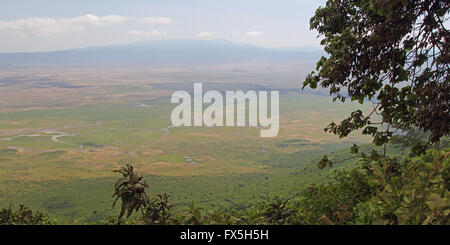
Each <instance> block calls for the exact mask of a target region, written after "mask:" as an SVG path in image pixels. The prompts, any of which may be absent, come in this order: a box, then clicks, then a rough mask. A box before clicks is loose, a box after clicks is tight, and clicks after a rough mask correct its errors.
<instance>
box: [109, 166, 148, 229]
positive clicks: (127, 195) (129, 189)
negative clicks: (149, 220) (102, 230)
mask: <svg viewBox="0 0 450 245" xmlns="http://www.w3.org/2000/svg"><path fill="white" fill-rule="evenodd" d="M113 171H114V172H116V173H121V174H122V176H123V178H120V179H119V180H117V182H116V184H115V191H114V194H113V195H112V197H113V198H114V197H116V199H115V200H114V202H113V208H114V206H115V204H116V202H117V200H119V199H121V201H122V207H121V210H120V214H119V218H118V223H120V221H121V220H122V217H123V216H124V214H125V213H126V214H127V216H126V217H127V218H128V217H130V216H131V214H132V213H133V211H136V212H137V211H138V210H141V212H142V214H144V210H145V208H146V207H147V206H148V204H149V203H150V200H149V197H148V195H147V193H146V192H145V189H146V188H148V185H147V183H146V182H145V181H142V178H143V176H142V175H139V174H136V173H135V172H134V168H133V166H132V165H130V164H127V165H126V167H122V168H120V169H117V170H113Z"/></svg>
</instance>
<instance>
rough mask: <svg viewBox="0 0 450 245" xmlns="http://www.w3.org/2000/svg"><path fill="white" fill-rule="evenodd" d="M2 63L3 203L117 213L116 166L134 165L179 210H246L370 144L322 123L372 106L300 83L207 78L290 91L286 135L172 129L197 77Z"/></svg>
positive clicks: (54, 211) (69, 214) (80, 213)
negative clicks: (325, 158)
mask: <svg viewBox="0 0 450 245" xmlns="http://www.w3.org/2000/svg"><path fill="white" fill-rule="evenodd" d="M19 71H20V74H21V75H20V76H18V75H17V74H15V73H19ZM81 71H82V72H81ZM100 71H102V70H101V69H100ZM1 72H2V73H0V77H1V79H0V95H1V96H0V98H1V99H0V106H1V107H0V207H3V206H7V205H8V204H17V203H24V204H26V205H28V206H30V207H32V208H35V209H40V210H46V211H48V212H49V214H50V215H51V216H52V217H55V218H58V219H59V220H63V221H65V222H70V223H73V222H75V223H84V222H92V221H96V220H99V219H102V218H105V217H106V216H107V215H111V214H113V213H114V212H117V210H115V211H114V210H112V208H111V195H112V193H113V183H114V181H115V179H116V178H117V177H118V176H117V175H116V174H115V173H113V172H112V171H111V170H113V169H116V168H118V167H120V166H123V165H124V164H126V163H133V164H134V165H135V167H136V168H137V169H138V171H139V172H140V173H143V174H144V175H145V177H146V179H147V181H148V183H149V184H150V192H151V193H153V194H154V193H161V192H168V193H170V194H171V195H172V200H173V202H174V203H175V205H176V208H186V207H187V206H188V204H189V203H190V202H191V201H194V202H195V203H196V204H198V205H200V206H202V207H204V208H206V209H215V208H225V207H231V206H232V207H234V208H237V209H239V208H248V207H251V206H252V205H253V204H255V203H258V202H262V201H265V200H267V199H270V198H273V197H274V196H275V195H285V196H294V195H296V194H298V193H299V192H300V191H302V190H303V189H304V188H305V187H306V186H307V185H309V184H312V183H322V182H325V181H327V180H329V179H330V175H331V174H332V171H334V169H333V170H323V171H319V170H318V169H317V167H316V164H315V162H314V161H315V160H317V159H318V158H320V157H321V155H323V154H324V153H330V152H339V154H342V153H344V154H346V153H347V151H348V150H347V148H348V146H350V145H352V144H353V142H360V143H366V142H368V139H367V138H364V137H361V136H359V135H352V136H351V137H350V138H347V139H345V140H340V139H338V138H337V137H336V136H333V135H329V134H326V133H324V132H323V128H324V127H325V126H326V125H327V124H328V123H329V122H331V121H332V120H335V121H339V120H341V119H343V118H344V117H345V116H346V115H347V114H348V113H349V112H350V111H352V110H354V109H356V108H362V109H363V110H366V111H367V110H369V109H370V108H369V107H367V106H366V107H361V106H360V105H358V104H353V103H350V104H338V103H332V102H331V99H330V98H329V97H326V96H320V95H311V94H304V93H299V92H300V89H299V88H298V87H295V86H294V85H292V84H291V83H286V84H283V83H281V84H280V85H278V84H276V83H274V84H273V85H261V81H256V82H236V81H234V80H233V79H236V78H233V79H231V80H230V81H220V82H219V81H212V82H208V83H207V86H206V89H208V87H209V88H211V89H218V90H236V89H242V90H247V89H265V87H266V86H268V88H271V89H280V90H281V91H282V92H281V95H280V114H281V115H280V118H281V122H280V124H281V128H280V133H279V135H278V137H275V138H260V137H259V131H260V129H258V128H249V127H228V128H227V127H214V128H206V127H191V128H168V126H170V125H171V122H170V113H171V110H172V109H173V108H174V107H175V106H176V105H174V104H170V94H171V93H172V92H173V91H175V90H180V89H183V90H192V88H193V82H179V81H173V80H172V81H162V80H160V81H153V80H152V81H148V80H145V79H143V78H142V77H143V76H144V75H143V74H145V72H144V71H142V73H143V74H140V73H139V71H135V74H138V75H139V78H135V79H134V78H133V77H130V76H128V75H127V74H128V73H125V72H124V71H120V70H119V71H110V72H109V73H106V72H105V73H102V72H100V74H103V76H101V75H97V76H94V75H93V73H94V69H92V71H91V70H90V69H88V68H83V69H81V70H80V71H78V72H77V71H75V70H69V71H66V70H63V71H58V72H57V71H53V70H50V71H46V72H47V73H48V74H47V73H43V72H42V71H41V70H36V69H18V70H13V69H12V70H6V69H3V70H1ZM91 72H92V74H91ZM97 72H98V70H97ZM62 79H64V80H62ZM206 89H205V88H204V90H206ZM351 164H352V163H351V162H347V163H345V164H342V165H341V166H339V167H338V168H345V167H348V166H350V165H351Z"/></svg>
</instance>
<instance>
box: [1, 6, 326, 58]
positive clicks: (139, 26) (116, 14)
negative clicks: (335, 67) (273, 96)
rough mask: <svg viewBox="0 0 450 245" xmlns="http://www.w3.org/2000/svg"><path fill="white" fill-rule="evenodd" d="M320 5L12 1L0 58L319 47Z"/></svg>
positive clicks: (5, 12) (4, 18)
mask: <svg viewBox="0 0 450 245" xmlns="http://www.w3.org/2000/svg"><path fill="white" fill-rule="evenodd" d="M324 3H325V0H314V1H311V0H76V1H75V0H39V1H38V0H14V1H2V3H1V8H0V52H28V51H44V50H60V49H69V48H79V47H87V46H97V45H110V44H122V43H132V42H138V41H143V40H149V39H177V38H187V39H229V40H233V41H237V42H244V43H249V44H254V45H258V46H264V47H294V46H317V47H318V46H319V41H318V40H317V39H316V36H317V34H316V33H315V32H313V31H310V30H309V19H310V18H311V17H312V16H313V15H314V11H315V9H316V8H317V7H318V6H320V5H324Z"/></svg>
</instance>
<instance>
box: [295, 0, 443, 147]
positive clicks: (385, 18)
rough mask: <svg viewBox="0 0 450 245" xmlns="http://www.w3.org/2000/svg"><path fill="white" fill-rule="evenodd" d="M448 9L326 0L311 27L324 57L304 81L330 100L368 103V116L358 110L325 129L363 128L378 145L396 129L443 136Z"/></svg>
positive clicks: (403, 1)
mask: <svg viewBox="0 0 450 245" xmlns="http://www.w3.org/2000/svg"><path fill="white" fill-rule="evenodd" d="M449 10H450V2H449V1H442V0H415V1H413V0H348V1H347V0H346V1H343V0H328V1H327V3H326V6H325V7H320V8H319V9H317V11H316V13H315V16H314V17H313V18H312V19H311V29H315V30H317V31H318V32H319V34H320V36H321V37H322V38H323V40H322V41H321V44H322V45H324V49H325V51H326V52H327V53H328V56H327V57H325V56H324V57H322V58H321V59H320V60H319V61H318V62H317V67H316V71H314V72H312V73H311V74H309V75H308V76H307V78H306V80H305V82H304V84H303V87H306V86H309V87H311V88H313V89H315V88H317V86H319V85H320V86H321V87H323V88H328V89H329V92H330V95H332V96H333V97H334V100H335V101H336V100H340V101H342V102H344V101H345V100H346V99H348V98H350V99H351V100H352V101H353V100H356V101H359V102H360V103H364V102H365V101H367V100H371V101H373V102H374V107H373V110H372V111H371V112H370V113H368V114H367V115H363V112H362V111H360V110H357V111H355V112H353V113H351V115H350V116H349V117H348V118H347V119H345V120H343V121H342V122H340V123H339V124H336V123H334V122H332V123H331V124H330V125H329V126H328V127H327V128H326V131H328V132H332V133H334V134H337V135H339V136H340V137H346V136H347V135H348V134H349V133H351V132H352V131H354V130H358V129H362V132H363V134H366V135H371V136H372V137H373V138H374V143H375V144H377V145H383V144H385V143H386V142H388V140H389V138H390V137H392V136H393V134H394V133H395V132H396V130H399V129H408V128H416V129H421V130H422V131H426V132H430V135H429V142H430V143H436V142H438V141H439V139H440V138H441V137H442V136H444V135H448V133H449V129H450V126H449V122H450V116H449V115H450V112H449V107H450V84H449V82H450V78H449V65H450V54H449V49H450V45H449V39H450V32H449V31H448V29H447V27H446V24H448V18H449V13H450V12H449ZM375 115H378V117H375ZM378 118H380V120H379V121H378ZM380 126H382V127H380Z"/></svg>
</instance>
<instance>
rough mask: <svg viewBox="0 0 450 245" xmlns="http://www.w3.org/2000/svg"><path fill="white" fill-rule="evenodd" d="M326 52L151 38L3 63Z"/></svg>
mask: <svg viewBox="0 0 450 245" xmlns="http://www.w3.org/2000/svg"><path fill="white" fill-rule="evenodd" d="M320 55H322V51H320V50H318V49H315V48H286V49H280V48H278V49H276V48H262V47H257V46H253V45H248V44H242V43H236V42H232V41H228V40H187V39H173V40H151V41H145V42H139V43H134V44H125V45H113V46H100V47H90V48H80V49H71V50H63V51H52V52H37V53H3V54H0V64H1V65H14V64H60V65H64V64H67V65H70V64H111V63H115V64H155V65H161V66H163V65H190V64H195V65H214V64H227V63H238V62H258V61H268V62H276V63H279V62H293V61H311V62H314V61H316V60H317V59H318V57H320Z"/></svg>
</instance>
